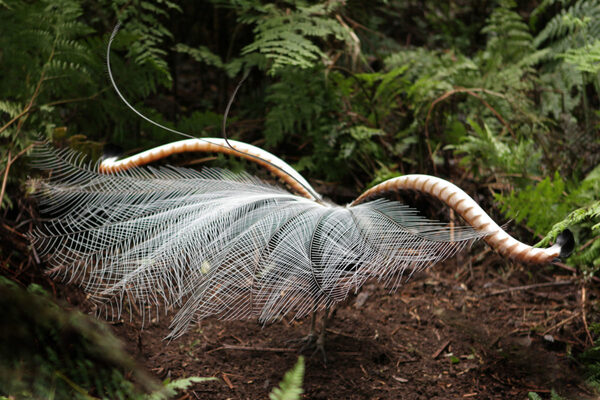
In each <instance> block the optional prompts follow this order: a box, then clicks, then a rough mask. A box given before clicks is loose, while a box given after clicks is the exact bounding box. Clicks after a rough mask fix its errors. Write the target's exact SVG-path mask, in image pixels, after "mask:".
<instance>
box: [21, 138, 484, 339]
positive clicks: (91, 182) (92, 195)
mask: <svg viewBox="0 0 600 400" xmlns="http://www.w3.org/2000/svg"><path fill="white" fill-rule="evenodd" d="M34 160H35V163H36V164H37V165H38V166H39V167H41V168H42V169H46V170H51V171H52V176H51V178H50V179H48V180H46V181H42V182H41V183H40V188H39V197H40V202H41V204H42V207H43V209H44V211H45V212H46V213H48V214H51V216H52V219H50V220H49V221H48V222H46V223H45V224H44V225H43V226H42V227H40V228H39V229H38V230H36V231H35V232H34V233H33V236H32V242H33V244H34V246H35V247H36V249H37V250H38V251H40V252H41V253H42V254H44V255H46V257H47V259H48V261H49V263H50V265H51V266H53V267H54V270H56V271H61V272H63V273H64V275H65V277H67V278H69V279H73V280H76V281H77V282H80V284H81V285H82V286H83V288H84V289H85V290H86V291H87V292H89V293H90V295H91V296H92V298H93V299H95V300H97V301H98V302H100V304H102V305H103V306H106V307H107V309H111V308H112V307H116V310H115V309H114V308H113V310H115V312H116V313H118V314H120V312H121V308H122V304H123V302H124V301H125V302H126V301H134V302H136V303H139V304H140V305H141V310H146V309H147V308H148V305H165V306H167V307H169V306H171V305H180V306H181V309H180V310H179V312H178V314H177V315H176V317H175V318H174V320H173V324H172V328H173V331H172V333H171V335H173V336H177V335H180V334H182V333H183V332H184V331H185V329H186V328H187V327H188V325H189V324H190V323H191V322H193V321H198V320H201V319H203V318H206V317H209V316H216V317H219V318H224V319H242V318H250V317H258V319H259V320H260V321H262V322H269V321H273V320H276V319H279V318H281V317H282V316H283V315H285V314H292V315H293V317H294V318H300V317H303V316H305V315H306V314H308V313H310V312H312V311H314V310H317V309H321V308H323V307H325V306H331V305H333V304H334V303H337V302H340V301H342V300H344V299H345V298H346V297H347V296H348V293H349V291H350V290H351V289H358V288H359V287H360V286H361V285H362V284H363V283H364V282H365V280H367V279H369V278H376V279H380V280H383V281H385V282H386V283H387V284H390V285H392V286H396V285H398V284H399V283H401V281H402V279H403V277H405V278H408V277H410V275H412V274H413V273H415V272H416V271H419V270H422V269H423V268H425V267H427V266H430V265H433V264H435V263H438V262H440V261H441V260H444V259H446V258H448V257H451V256H452V255H454V254H455V253H457V252H458V251H459V250H461V249H462V248H464V247H465V246H467V245H469V244H470V243H472V242H473V240H475V239H478V238H480V237H482V236H484V235H485V234H482V233H478V232H476V231H475V230H473V229H472V228H470V227H461V228H454V229H452V230H450V229H449V228H447V227H445V226H444V225H443V224H441V223H438V222H433V221H430V220H427V219H425V218H423V217H421V216H419V215H417V212H416V210H414V209H412V208H409V207H407V206H405V205H402V204H400V203H398V202H395V201H388V200H381V199H380V200H376V201H371V202H367V203H363V204H360V205H356V206H348V207H343V206H338V205H334V204H325V203H322V202H316V201H313V200H309V199H306V198H303V197H300V196H296V195H293V194H291V193H289V192H287V191H285V190H283V189H281V188H278V187H275V186H272V185H270V184H267V183H264V182H262V181H260V180H258V179H256V178H253V177H251V176H249V175H247V174H240V175H236V174H233V173H230V172H227V171H222V170H215V169H206V170H204V171H203V172H197V171H194V170H189V169H183V168H162V169H150V168H138V169H134V170H131V171H126V172H120V173H116V174H114V175H105V174H101V173H98V172H97V169H95V168H91V167H89V166H87V165H86V164H85V163H83V162H82V160H81V159H80V158H79V157H78V156H77V155H76V154H75V153H73V152H70V151H58V150H54V149H51V148H48V147H44V146H43V147H39V148H38V150H37V154H36V156H35V157H34ZM144 312H147V311H144Z"/></svg>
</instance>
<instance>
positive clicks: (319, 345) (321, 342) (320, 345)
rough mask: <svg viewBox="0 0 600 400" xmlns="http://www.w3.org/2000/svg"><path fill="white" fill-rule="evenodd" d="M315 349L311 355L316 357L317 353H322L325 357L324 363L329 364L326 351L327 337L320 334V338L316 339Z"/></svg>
mask: <svg viewBox="0 0 600 400" xmlns="http://www.w3.org/2000/svg"><path fill="white" fill-rule="evenodd" d="M314 346H315V350H314V351H313V353H312V354H311V357H314V356H315V354H317V353H321V356H322V357H323V364H324V365H327V353H326V352H325V337H324V335H319V337H318V339H317V340H316V341H315V344H314Z"/></svg>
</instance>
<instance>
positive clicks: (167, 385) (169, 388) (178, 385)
mask: <svg viewBox="0 0 600 400" xmlns="http://www.w3.org/2000/svg"><path fill="white" fill-rule="evenodd" d="M216 380H218V379H217V378H214V377H208V378H201V377H198V376H192V377H189V378H181V379H176V380H174V381H171V380H168V379H167V380H166V381H165V382H163V388H162V389H160V390H158V391H156V392H154V393H151V394H149V395H147V396H144V400H167V399H170V398H172V397H173V396H176V395H177V393H178V392H179V391H182V390H186V389H187V388H189V387H190V386H192V385H193V384H195V383H204V382H209V381H216Z"/></svg>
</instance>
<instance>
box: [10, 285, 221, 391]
mask: <svg viewBox="0 0 600 400" xmlns="http://www.w3.org/2000/svg"><path fill="white" fill-rule="evenodd" d="M0 307H2V309H3V310H4V312H3V320H2V326H3V329H2V330H0V342H1V343H2V346H0V359H1V360H2V363H0V397H2V396H3V395H6V396H12V397H9V398H15V399H46V398H57V399H85V400H90V399H139V400H163V399H164V400H166V399H170V398H173V397H174V396H175V395H176V394H177V393H178V391H181V390H185V389H187V388H188V387H189V386H191V385H193V384H194V383H202V382H206V381H211V380H216V378H200V377H190V378H183V379H177V380H174V381H169V380H167V381H165V382H163V385H162V386H161V385H160V384H158V383H157V382H156V381H155V380H154V379H153V378H152V377H150V376H149V375H147V374H146V372H145V371H143V370H142V369H140V368H139V367H138V366H137V365H136V363H135V362H134V360H133V359H132V358H131V357H130V356H129V355H128V354H126V353H125V351H124V350H123V346H122V344H121V342H120V341H119V340H118V339H117V338H116V337H115V336H113V334H112V333H111V332H110V330H109V329H108V328H107V327H106V326H105V325H104V324H102V323H100V322H99V321H97V320H96V319H93V318H91V317H89V316H86V315H83V314H81V313H80V312H73V311H66V310H64V309H63V308H62V307H60V306H59V305H58V304H56V303H55V302H54V301H52V300H51V299H50V297H49V295H48V294H47V293H46V292H45V291H44V290H43V289H42V288H40V287H39V286H37V285H31V286H29V288H28V289H27V290H23V289H21V288H19V287H18V286H17V285H16V284H14V283H12V282H11V281H9V280H7V279H5V278H3V277H0ZM126 373H127V374H126ZM127 375H131V376H132V377H133V380H132V379H131V378H126V376H127ZM147 392H150V393H147Z"/></svg>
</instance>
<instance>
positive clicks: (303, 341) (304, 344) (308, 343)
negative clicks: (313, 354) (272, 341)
mask: <svg viewBox="0 0 600 400" xmlns="http://www.w3.org/2000/svg"><path fill="white" fill-rule="evenodd" d="M317 340H318V339H317V335H316V334H315V333H314V332H311V333H309V334H308V335H306V336H304V337H301V338H296V339H290V340H288V341H286V343H299V344H300V345H301V346H300V350H299V352H300V353H302V352H304V351H306V350H308V349H311V348H313V347H314V346H315V344H316V343H317Z"/></svg>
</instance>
